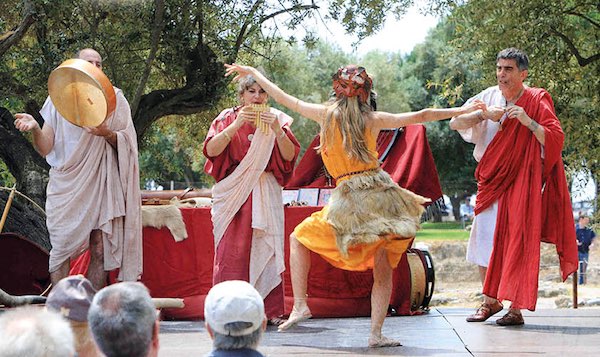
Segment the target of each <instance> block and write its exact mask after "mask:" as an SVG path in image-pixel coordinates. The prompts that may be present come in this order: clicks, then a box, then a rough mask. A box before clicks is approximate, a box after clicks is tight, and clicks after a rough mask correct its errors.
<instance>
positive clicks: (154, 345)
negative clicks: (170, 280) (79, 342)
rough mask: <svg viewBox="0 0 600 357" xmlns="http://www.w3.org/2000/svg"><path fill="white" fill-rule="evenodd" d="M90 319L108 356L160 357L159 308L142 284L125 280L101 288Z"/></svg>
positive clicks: (96, 338) (91, 325) (93, 332)
mask: <svg viewBox="0 0 600 357" xmlns="http://www.w3.org/2000/svg"><path fill="white" fill-rule="evenodd" d="M88 321H89V324H90V329H91V331H92V336H93V337H94V341H95V342H96V345H97V346H98V348H99V349H100V351H102V353H104V355H105V356H106V357H121V356H122V357H126V356H127V357H155V356H158V349H159V340H158V333H159V320H158V311H157V310H156V309H155V307H154V303H153V302H152V298H151V297H150V294H149V293H148V289H146V287H145V286H144V285H143V284H142V283H137V282H122V283H117V284H113V285H109V286H107V287H105V288H103V289H101V290H100V291H98V292H97V293H96V295H95V296H94V299H93V300H92V305H91V306H90V309H89V312H88Z"/></svg>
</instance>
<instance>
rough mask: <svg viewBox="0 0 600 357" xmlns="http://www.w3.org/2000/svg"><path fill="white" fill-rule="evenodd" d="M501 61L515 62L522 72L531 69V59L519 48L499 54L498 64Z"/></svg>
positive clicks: (511, 48) (505, 50)
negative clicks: (509, 60) (510, 60)
mask: <svg viewBox="0 0 600 357" xmlns="http://www.w3.org/2000/svg"><path fill="white" fill-rule="evenodd" d="M500 59H512V60H515V61H516V62H517V67H519V70H520V71H525V70H527V69H529V58H528V57H527V54H526V53H525V52H523V51H521V50H520V49H518V48H514V47H510V48H505V49H503V50H502V51H500V52H498V55H497V56H496V62H498V60H500Z"/></svg>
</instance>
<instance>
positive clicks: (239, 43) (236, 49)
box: [228, 0, 264, 63]
mask: <svg viewBox="0 0 600 357" xmlns="http://www.w3.org/2000/svg"><path fill="white" fill-rule="evenodd" d="M263 2H264V1H263V0H258V1H256V2H255V3H254V5H252V8H251V9H250V11H248V15H246V19H245V20H244V23H243V24H242V27H241V28H240V32H239V33H238V35H237V38H236V39H235V46H233V52H232V53H231V55H230V58H229V59H228V62H229V63H231V62H234V61H235V59H236V58H237V54H238V52H239V51H240V47H241V46H242V42H243V41H244V38H246V30H247V29H248V27H249V26H250V23H251V22H252V18H253V16H254V14H255V13H256V11H258V9H259V8H260V5H261V4H262V3H263Z"/></svg>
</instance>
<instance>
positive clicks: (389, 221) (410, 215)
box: [327, 170, 430, 256]
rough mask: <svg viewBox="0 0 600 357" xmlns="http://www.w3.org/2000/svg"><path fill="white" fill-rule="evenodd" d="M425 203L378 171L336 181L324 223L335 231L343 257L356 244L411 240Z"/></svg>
mask: <svg viewBox="0 0 600 357" xmlns="http://www.w3.org/2000/svg"><path fill="white" fill-rule="evenodd" d="M429 201H430V199H428V198H425V197H423V196H419V195H417V194H414V193H412V192H411V191H409V190H406V189H403V188H401V187H400V186H398V184H396V183H395V182H393V181H392V179H391V178H390V176H389V174H388V173H387V172H385V171H383V170H379V171H377V172H374V173H365V174H361V175H356V176H353V177H350V178H349V179H347V180H344V181H342V182H340V183H339V184H338V187H336V188H335V190H334V191H333V192H332V194H331V199H330V205H329V213H328V214H327V221H328V223H329V224H331V225H332V226H333V228H334V230H335V232H336V242H337V246H338V249H339V250H340V252H341V253H342V254H343V255H345V256H346V255H347V254H348V247H350V246H354V245H357V244H364V243H367V244H368V243H374V242H377V241H379V240H380V239H393V238H398V237H404V238H410V237H414V236H415V235H416V233H417V230H418V229H419V228H420V225H419V222H420V219H421V214H422V213H423V211H424V208H423V204H424V203H426V202H429Z"/></svg>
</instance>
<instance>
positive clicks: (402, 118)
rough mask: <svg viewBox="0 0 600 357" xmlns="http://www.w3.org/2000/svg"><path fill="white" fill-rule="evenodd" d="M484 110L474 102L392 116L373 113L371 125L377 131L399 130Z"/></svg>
mask: <svg viewBox="0 0 600 357" xmlns="http://www.w3.org/2000/svg"><path fill="white" fill-rule="evenodd" d="M479 109H481V110H485V109H486V105H485V103H483V102H481V101H474V102H473V103H471V104H470V105H468V106H464V107H456V108H447V109H432V108H427V109H422V110H419V111H418V112H409V113H400V114H392V113H386V112H374V113H373V125H374V127H375V128H377V129H384V128H401V127H404V126H407V125H411V124H419V123H425V122H429V121H438V120H443V119H448V118H451V117H453V116H457V115H461V114H465V113H470V112H473V111H475V110H479Z"/></svg>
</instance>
